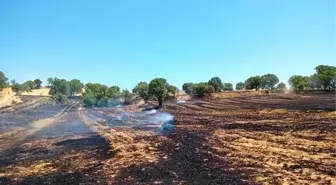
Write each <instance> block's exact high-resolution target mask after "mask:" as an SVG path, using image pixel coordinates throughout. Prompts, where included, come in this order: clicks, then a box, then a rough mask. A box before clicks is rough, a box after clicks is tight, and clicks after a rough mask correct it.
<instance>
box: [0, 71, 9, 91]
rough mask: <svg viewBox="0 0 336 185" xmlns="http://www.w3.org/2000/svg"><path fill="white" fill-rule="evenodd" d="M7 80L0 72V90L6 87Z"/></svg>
mask: <svg viewBox="0 0 336 185" xmlns="http://www.w3.org/2000/svg"><path fill="white" fill-rule="evenodd" d="M8 85H9V84H8V78H7V77H6V76H5V74H4V73H3V72H1V71H0V90H1V89H2V88H5V87H8Z"/></svg>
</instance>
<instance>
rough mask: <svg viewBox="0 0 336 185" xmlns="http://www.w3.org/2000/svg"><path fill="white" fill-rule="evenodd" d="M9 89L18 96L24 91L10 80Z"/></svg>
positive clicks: (19, 85)
mask: <svg viewBox="0 0 336 185" xmlns="http://www.w3.org/2000/svg"><path fill="white" fill-rule="evenodd" d="M11 87H12V90H13V91H14V92H16V93H17V94H20V93H21V92H23V91H24V89H23V86H22V85H21V84H19V83H17V82H16V81H15V80H11Z"/></svg>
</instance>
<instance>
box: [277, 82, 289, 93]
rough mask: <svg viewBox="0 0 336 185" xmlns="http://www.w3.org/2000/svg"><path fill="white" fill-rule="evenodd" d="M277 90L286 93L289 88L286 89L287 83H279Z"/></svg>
mask: <svg viewBox="0 0 336 185" xmlns="http://www.w3.org/2000/svg"><path fill="white" fill-rule="evenodd" d="M276 89H277V90H278V91H282V92H284V91H285V90H286V89H287V87H286V84H285V83H283V82H281V83H279V84H278V85H277V87H276Z"/></svg>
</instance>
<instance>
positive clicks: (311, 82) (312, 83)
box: [307, 74, 322, 89]
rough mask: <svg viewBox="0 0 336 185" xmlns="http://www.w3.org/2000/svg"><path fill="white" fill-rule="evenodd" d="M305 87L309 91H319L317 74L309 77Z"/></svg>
mask: <svg viewBox="0 0 336 185" xmlns="http://www.w3.org/2000/svg"><path fill="white" fill-rule="evenodd" d="M307 87H308V88H310V89H321V88H322V83H320V81H319V78H318V75H317V74H314V75H311V76H309V79H308V85H307Z"/></svg>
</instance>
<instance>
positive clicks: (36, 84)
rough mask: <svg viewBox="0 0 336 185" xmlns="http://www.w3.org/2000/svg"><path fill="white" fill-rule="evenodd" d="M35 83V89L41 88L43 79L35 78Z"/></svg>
mask: <svg viewBox="0 0 336 185" xmlns="http://www.w3.org/2000/svg"><path fill="white" fill-rule="evenodd" d="M34 83H35V87H34V89H39V88H41V85H42V81H41V80H40V79H35V80H34Z"/></svg>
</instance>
